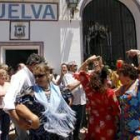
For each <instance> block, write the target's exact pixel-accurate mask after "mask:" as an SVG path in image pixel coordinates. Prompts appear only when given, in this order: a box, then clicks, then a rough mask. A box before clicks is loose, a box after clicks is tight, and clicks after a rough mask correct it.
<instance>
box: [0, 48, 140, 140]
mask: <svg viewBox="0 0 140 140" xmlns="http://www.w3.org/2000/svg"><path fill="white" fill-rule="evenodd" d="M126 53H127V55H128V56H129V57H134V56H138V59H140V51H139V50H129V51H127V52H126ZM89 66H92V67H91V68H90V69H89ZM60 69H61V73H60V74H57V75H56V74H54V73H53V70H52V68H51V67H49V64H48V63H47V62H46V60H45V59H44V57H42V56H40V55H38V54H34V53H33V54H31V55H30V56H29V57H28V59H27V62H26V64H23V63H19V64H17V70H16V71H14V72H13V71H12V72H11V69H9V68H8V66H7V65H6V64H1V65H0V140H9V126H10V122H11V121H12V122H13V123H14V125H15V129H16V140H81V138H80V131H81V130H84V133H85V138H84V139H85V140H137V139H140V83H139V80H140V79H139V73H140V68H139V66H138V67H136V66H134V65H132V64H128V63H125V61H124V60H117V63H116V69H115V70H111V69H110V68H109V67H107V66H106V65H104V63H103V58H102V57H101V56H96V55H93V56H91V57H89V58H88V59H87V60H85V61H84V62H83V63H82V64H81V66H80V67H79V68H78V66H77V64H76V62H75V61H71V62H69V63H62V64H61V67H60Z"/></svg>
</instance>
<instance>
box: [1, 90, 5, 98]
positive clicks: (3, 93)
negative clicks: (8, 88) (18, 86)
mask: <svg viewBox="0 0 140 140" xmlns="http://www.w3.org/2000/svg"><path fill="white" fill-rule="evenodd" d="M4 96H5V91H3V90H1V89H0V98H1V97H4Z"/></svg>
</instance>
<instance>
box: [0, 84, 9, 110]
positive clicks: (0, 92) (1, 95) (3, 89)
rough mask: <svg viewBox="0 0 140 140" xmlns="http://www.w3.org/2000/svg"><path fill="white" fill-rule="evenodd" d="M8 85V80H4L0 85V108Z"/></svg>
mask: <svg viewBox="0 0 140 140" xmlns="http://www.w3.org/2000/svg"><path fill="white" fill-rule="evenodd" d="M9 85H10V83H9V82H5V83H4V85H3V86H1V85H0V109H3V98H4V96H5V94H6V92H7V90H8V88H9Z"/></svg>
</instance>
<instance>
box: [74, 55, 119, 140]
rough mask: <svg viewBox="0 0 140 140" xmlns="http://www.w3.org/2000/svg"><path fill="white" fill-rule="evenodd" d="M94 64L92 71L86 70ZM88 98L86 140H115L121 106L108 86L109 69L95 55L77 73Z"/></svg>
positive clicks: (76, 75)
mask: <svg viewBox="0 0 140 140" xmlns="http://www.w3.org/2000/svg"><path fill="white" fill-rule="evenodd" d="M91 62H92V63H93V64H94V67H95V68H94V70H93V71H92V73H90V74H89V73H87V72H86V71H85V68H86V65H88V64H89V63H91ZM75 78H76V79H78V80H79V81H80V82H81V84H82V86H83V88H84V90H85V93H86V96H87V98H88V110H89V126H88V134H87V136H86V138H85V139H86V140H93V139H94V140H101V139H103V140H114V139H115V135H116V132H117V126H116V121H117V119H118V116H119V113H120V112H119V106H118V102H117V98H116V96H115V94H114V92H113V90H111V89H109V88H108V86H107V71H106V69H105V68H104V66H103V64H102V59H101V58H100V57H97V56H95V55H93V56H91V57H90V58H88V59H87V60H86V61H85V62H84V63H83V64H82V65H81V67H80V69H79V73H77V74H75Z"/></svg>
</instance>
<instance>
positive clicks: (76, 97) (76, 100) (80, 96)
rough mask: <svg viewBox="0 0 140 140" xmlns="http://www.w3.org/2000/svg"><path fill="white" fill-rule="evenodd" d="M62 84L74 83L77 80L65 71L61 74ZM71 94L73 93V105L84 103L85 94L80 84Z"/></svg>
mask: <svg viewBox="0 0 140 140" xmlns="http://www.w3.org/2000/svg"><path fill="white" fill-rule="evenodd" d="M62 80H63V81H62V82H63V84H64V85H65V86H67V85H69V84H72V83H75V82H76V81H77V80H76V79H75V78H74V77H73V73H70V72H69V73H66V74H65V75H64V76H63V79H62ZM72 94H73V103H72V104H73V105H85V104H86V95H85V92H84V90H83V87H82V85H80V86H78V87H77V88H75V89H74V90H72Z"/></svg>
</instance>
